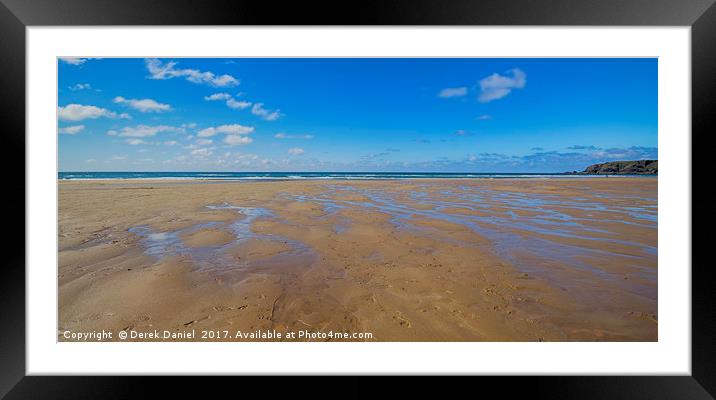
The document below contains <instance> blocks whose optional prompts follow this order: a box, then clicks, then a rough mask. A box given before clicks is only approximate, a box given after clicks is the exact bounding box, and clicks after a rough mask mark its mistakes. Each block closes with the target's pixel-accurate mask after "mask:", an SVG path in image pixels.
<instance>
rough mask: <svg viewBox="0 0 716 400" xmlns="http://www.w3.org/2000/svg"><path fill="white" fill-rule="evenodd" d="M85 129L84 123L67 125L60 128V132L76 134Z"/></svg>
mask: <svg viewBox="0 0 716 400" xmlns="http://www.w3.org/2000/svg"><path fill="white" fill-rule="evenodd" d="M83 129H85V126H84V125H74V126H65V127H64V128H60V129H59V132H60V133H64V134H65V135H75V134H77V133H80V131H82V130H83Z"/></svg>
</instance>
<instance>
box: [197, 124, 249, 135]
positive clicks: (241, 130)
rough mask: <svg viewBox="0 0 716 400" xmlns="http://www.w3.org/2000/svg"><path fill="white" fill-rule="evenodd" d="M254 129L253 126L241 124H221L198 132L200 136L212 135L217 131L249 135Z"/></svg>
mask: <svg viewBox="0 0 716 400" xmlns="http://www.w3.org/2000/svg"><path fill="white" fill-rule="evenodd" d="M253 131H254V127H253V126H244V125H239V124H231V125H221V126H217V127H211V128H206V129H202V130H200V131H199V133H197V136H199V137H211V136H214V135H216V134H217V133H226V134H231V135H248V134H249V133H251V132H253Z"/></svg>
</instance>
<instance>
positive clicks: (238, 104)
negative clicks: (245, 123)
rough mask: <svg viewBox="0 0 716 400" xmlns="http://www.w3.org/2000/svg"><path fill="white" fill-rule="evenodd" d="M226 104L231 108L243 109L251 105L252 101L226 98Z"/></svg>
mask: <svg viewBox="0 0 716 400" xmlns="http://www.w3.org/2000/svg"><path fill="white" fill-rule="evenodd" d="M226 106H227V107H229V108H233V109H235V110H243V109H244V108H247V107H249V106H251V102H250V101H241V100H235V99H229V100H226Z"/></svg>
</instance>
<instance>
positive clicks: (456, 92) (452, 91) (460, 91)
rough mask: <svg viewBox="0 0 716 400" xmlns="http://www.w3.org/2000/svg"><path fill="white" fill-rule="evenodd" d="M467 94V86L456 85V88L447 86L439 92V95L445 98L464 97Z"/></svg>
mask: <svg viewBox="0 0 716 400" xmlns="http://www.w3.org/2000/svg"><path fill="white" fill-rule="evenodd" d="M466 94H467V87H465V86H462V87H456V88H445V89H443V90H441V91H440V93H438V97H442V98H444V99H446V98H449V97H462V96H465V95H466Z"/></svg>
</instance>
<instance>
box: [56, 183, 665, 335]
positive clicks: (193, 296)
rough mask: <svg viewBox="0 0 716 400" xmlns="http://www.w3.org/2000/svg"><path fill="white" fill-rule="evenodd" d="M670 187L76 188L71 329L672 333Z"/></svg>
mask: <svg viewBox="0 0 716 400" xmlns="http://www.w3.org/2000/svg"><path fill="white" fill-rule="evenodd" d="M656 188H657V181H656V179H653V178H645V179H642V178H610V179H594V178H592V179H568V180H566V179H565V180H560V179H544V180H541V179H523V180H518V179H514V180H512V179H510V180H486V179H477V180H445V179H443V180H415V181H349V182H348V181H342V182H330V181H328V182H326V181H322V182H319V181H305V182H256V183H243V182H233V183H214V184H211V185H201V189H197V187H196V186H195V185H192V183H191V182H175V183H167V182H161V184H157V185H153V184H152V183H151V182H146V181H143V182H131V181H130V182H122V183H121V184H119V183H113V182H61V184H60V221H59V222H60V266H59V279H60V327H59V328H60V329H69V328H72V329H77V328H79V327H83V328H90V327H91V328H107V329H113V328H114V329H124V328H126V327H130V326H131V327H132V329H148V327H150V326H151V327H154V328H156V327H162V328H166V329H170V330H181V329H184V328H183V327H184V326H185V324H186V323H187V321H189V322H191V321H194V322H192V323H191V325H192V326H196V327H202V328H207V329H220V328H231V329H235V328H238V329H244V330H248V329H279V330H295V329H309V330H313V331H326V330H334V331H349V332H353V331H370V332H373V334H374V335H375V337H374V339H373V340H397V341H401V340H492V341H503V340H510V341H511V340H528V341H532V340H534V341H540V340H640V341H643V340H656V339H657V326H658V324H657V209H658V208H657V190H656ZM108 199H112V200H118V201H114V202H112V203H113V204H123V205H124V206H123V207H124V208H123V209H122V210H113V209H108V208H107V207H106V206H105V204H108V203H107V201H108ZM119 200H121V202H120V201H119ZM169 205H170V206H169ZM185 320H186V321H185Z"/></svg>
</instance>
